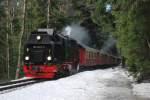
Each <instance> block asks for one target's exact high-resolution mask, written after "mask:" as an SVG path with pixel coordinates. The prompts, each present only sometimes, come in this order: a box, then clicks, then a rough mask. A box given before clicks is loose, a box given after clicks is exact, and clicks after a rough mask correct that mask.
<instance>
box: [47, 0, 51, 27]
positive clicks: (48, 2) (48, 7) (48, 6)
mask: <svg viewBox="0 0 150 100" xmlns="http://www.w3.org/2000/svg"><path fill="white" fill-rule="evenodd" d="M50 3H51V1H50V0H48V1H47V28H49V27H50V26H49V17H50Z"/></svg>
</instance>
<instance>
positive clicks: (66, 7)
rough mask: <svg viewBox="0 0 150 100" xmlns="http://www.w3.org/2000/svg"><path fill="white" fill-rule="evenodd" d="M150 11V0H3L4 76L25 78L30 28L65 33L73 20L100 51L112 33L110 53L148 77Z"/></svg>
mask: <svg viewBox="0 0 150 100" xmlns="http://www.w3.org/2000/svg"><path fill="white" fill-rule="evenodd" d="M106 5H111V7H112V8H111V10H107V9H106ZM149 9H150V1H149V0H0V79H2V80H10V79H15V78H18V76H17V75H16V73H18V74H19V76H20V77H21V76H22V74H23V73H22V72H21V66H22V65H23V58H22V56H23V48H24V43H25V41H26V40H27V38H28V36H29V35H30V33H31V32H32V31H34V30H36V29H38V28H53V29H54V30H56V31H61V30H62V29H63V28H64V27H65V26H67V25H71V24H72V23H78V24H79V25H80V26H82V27H84V28H85V29H86V30H87V31H88V34H89V36H90V37H91V41H90V45H91V46H92V47H93V48H97V49H101V50H102V49H103V47H104V44H105V42H106V41H107V40H109V38H111V37H113V39H115V41H116V46H113V47H110V50H107V51H106V52H109V53H111V54H114V55H119V56H120V57H122V59H123V61H124V66H125V67H126V68H127V69H128V70H129V71H130V72H131V74H132V75H133V76H134V77H135V78H136V79H137V80H139V81H140V80H144V79H149V78H150V28H149V27H150V12H149ZM109 43H111V41H110V42H109ZM116 48H117V51H118V52H116V50H115V49H116ZM18 68H19V69H20V70H17V69H18Z"/></svg>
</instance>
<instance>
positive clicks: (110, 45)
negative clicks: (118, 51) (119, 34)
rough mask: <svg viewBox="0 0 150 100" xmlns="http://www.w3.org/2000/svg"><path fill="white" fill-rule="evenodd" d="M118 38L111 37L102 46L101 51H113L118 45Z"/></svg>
mask: <svg viewBox="0 0 150 100" xmlns="http://www.w3.org/2000/svg"><path fill="white" fill-rule="evenodd" d="M116 43H117V40H116V39H115V38H114V37H112V36H111V37H109V38H108V40H107V41H106V42H105V43H104V45H103V46H102V49H101V52H103V53H112V49H113V48H114V47H115V46H116Z"/></svg>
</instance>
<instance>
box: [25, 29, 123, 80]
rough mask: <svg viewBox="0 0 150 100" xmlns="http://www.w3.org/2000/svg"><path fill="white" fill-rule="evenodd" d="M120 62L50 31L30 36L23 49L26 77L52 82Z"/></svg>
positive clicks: (44, 30)
mask: <svg viewBox="0 0 150 100" xmlns="http://www.w3.org/2000/svg"><path fill="white" fill-rule="evenodd" d="M119 63H120V58H117V57H114V56H112V55H108V54H103V53H101V52H100V51H99V50H96V49H93V48H90V47H88V46H85V45H83V44H81V43H79V42H77V41H76V40H74V39H72V38H69V37H68V36H64V35H62V34H56V33H54V32H53V30H52V29H38V31H35V32H32V33H31V35H30V36H29V38H28V40H27V42H26V44H25V47H24V66H23V71H24V75H25V76H26V77H33V78H49V79H51V78H54V77H55V76H57V75H72V74H75V73H77V72H78V71H79V69H80V68H84V67H87V66H90V67H93V66H99V67H101V65H117V64H119Z"/></svg>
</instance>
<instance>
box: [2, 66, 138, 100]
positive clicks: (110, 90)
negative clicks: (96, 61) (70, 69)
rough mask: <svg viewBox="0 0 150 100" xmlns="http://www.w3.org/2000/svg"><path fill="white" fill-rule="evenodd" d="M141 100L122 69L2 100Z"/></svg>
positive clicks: (85, 74)
mask: <svg viewBox="0 0 150 100" xmlns="http://www.w3.org/2000/svg"><path fill="white" fill-rule="evenodd" d="M10 99H11V100H140V99H137V98H136V97H135V96H134V95H133V94H132V89H131V84H130V80H129V79H128V78H127V75H126V74H125V73H124V70H122V69H121V68H115V69H112V68H109V69H103V70H94V71H85V72H81V73H78V74H76V75H73V76H70V77H66V78H61V79H58V80H53V81H48V82H43V83H38V84H34V85H31V86H28V87H26V88H23V89H20V90H16V91H13V92H9V93H6V94H1V95H0V100H10Z"/></svg>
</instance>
